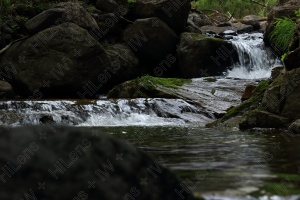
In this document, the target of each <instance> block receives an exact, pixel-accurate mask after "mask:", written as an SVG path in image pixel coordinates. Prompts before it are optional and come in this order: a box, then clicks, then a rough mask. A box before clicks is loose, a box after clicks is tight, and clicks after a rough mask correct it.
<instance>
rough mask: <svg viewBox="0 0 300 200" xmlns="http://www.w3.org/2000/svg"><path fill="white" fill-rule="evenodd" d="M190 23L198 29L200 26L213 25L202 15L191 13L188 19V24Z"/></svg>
mask: <svg viewBox="0 0 300 200" xmlns="http://www.w3.org/2000/svg"><path fill="white" fill-rule="evenodd" d="M189 21H191V22H193V24H195V26H197V27H198V28H199V27H201V26H207V25H213V22H212V21H211V19H209V18H207V17H206V16H205V15H204V14H198V13H191V14H189V17H188V22H189Z"/></svg>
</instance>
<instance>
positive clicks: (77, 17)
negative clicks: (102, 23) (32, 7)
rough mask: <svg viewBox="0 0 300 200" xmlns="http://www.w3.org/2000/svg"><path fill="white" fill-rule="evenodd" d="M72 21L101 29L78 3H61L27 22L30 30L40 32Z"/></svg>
mask: <svg viewBox="0 0 300 200" xmlns="http://www.w3.org/2000/svg"><path fill="white" fill-rule="evenodd" d="M65 22H72V23H74V24H77V25H78V26H80V27H82V28H84V29H87V30H97V29H99V27H98V25H97V23H96V21H95V19H94V18H93V17H92V16H91V15H90V14H89V13H88V12H87V11H86V9H85V8H84V7H82V6H81V5H80V4H78V3H73V2H65V3H59V4H57V5H55V6H54V7H52V8H51V9H48V10H46V11H44V12H42V13H40V14H39V15H37V16H35V17H33V18H32V19H30V20H29V21H27V22H26V24H25V27H26V28H27V30H29V31H30V32H34V33H36V32H38V31H41V30H44V29H46V28H49V27H51V26H55V25H59V24H62V23H65Z"/></svg>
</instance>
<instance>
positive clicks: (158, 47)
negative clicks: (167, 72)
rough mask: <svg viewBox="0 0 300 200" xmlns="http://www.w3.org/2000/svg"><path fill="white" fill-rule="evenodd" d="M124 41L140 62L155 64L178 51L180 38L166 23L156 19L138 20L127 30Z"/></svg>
mask: <svg viewBox="0 0 300 200" xmlns="http://www.w3.org/2000/svg"><path fill="white" fill-rule="evenodd" d="M123 40H124V41H125V43H126V44H127V45H128V46H130V47H131V49H132V50H133V51H134V53H135V54H136V56H137V57H138V58H139V60H141V61H143V62H145V63H154V62H160V61H161V60H163V59H164V58H165V57H166V55H168V54H171V53H173V52H174V51H175V50H176V44H177V42H178V37H177V35H176V34H175V32H174V31H173V30H172V29H170V28H169V27H168V26H167V25H166V24H165V23H164V22H162V21H161V20H160V19H158V18H156V17H154V18H147V19H139V20H136V21H135V22H134V23H133V24H132V25H131V26H130V27H129V28H127V29H126V30H125V32H124V35H123Z"/></svg>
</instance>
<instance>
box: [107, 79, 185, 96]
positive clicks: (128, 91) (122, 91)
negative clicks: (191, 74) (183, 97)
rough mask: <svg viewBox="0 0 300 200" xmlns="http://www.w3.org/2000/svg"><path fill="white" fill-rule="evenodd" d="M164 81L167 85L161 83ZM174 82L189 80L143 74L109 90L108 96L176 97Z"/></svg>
mask: <svg viewBox="0 0 300 200" xmlns="http://www.w3.org/2000/svg"><path fill="white" fill-rule="evenodd" d="M164 82H166V83H167V85H164V84H163V83H164ZM176 82H181V83H182V84H183V83H184V82H189V80H186V79H175V78H174V79H172V78H170V79H163V78H155V77H151V76H145V77H141V78H137V79H135V80H130V81H127V82H125V83H122V84H120V85H118V86H116V87H114V88H113V89H112V90H111V91H109V93H108V95H107V97H108V98H173V99H176V98H178V96H177V95H176V92H175V91H176ZM172 87H174V88H172Z"/></svg>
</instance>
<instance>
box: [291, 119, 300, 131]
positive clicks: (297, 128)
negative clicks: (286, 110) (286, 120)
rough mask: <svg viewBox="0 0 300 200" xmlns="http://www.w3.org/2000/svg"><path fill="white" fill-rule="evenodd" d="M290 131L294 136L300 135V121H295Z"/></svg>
mask: <svg viewBox="0 0 300 200" xmlns="http://www.w3.org/2000/svg"><path fill="white" fill-rule="evenodd" d="M288 130H289V131H290V132H291V133H293V134H299V133H300V119H297V120H295V121H294V122H293V123H292V124H291V125H290V126H289V128H288Z"/></svg>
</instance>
